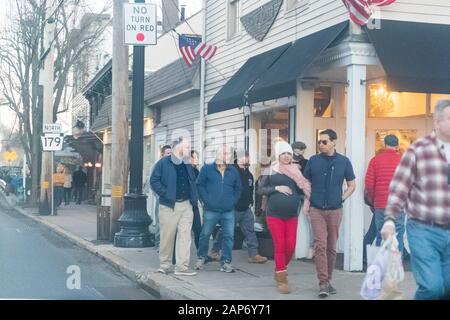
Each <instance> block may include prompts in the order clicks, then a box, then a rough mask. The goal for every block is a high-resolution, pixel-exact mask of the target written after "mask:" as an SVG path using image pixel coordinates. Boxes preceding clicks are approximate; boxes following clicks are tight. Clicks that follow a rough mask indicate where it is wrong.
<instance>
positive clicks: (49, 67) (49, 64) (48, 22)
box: [39, 0, 55, 215]
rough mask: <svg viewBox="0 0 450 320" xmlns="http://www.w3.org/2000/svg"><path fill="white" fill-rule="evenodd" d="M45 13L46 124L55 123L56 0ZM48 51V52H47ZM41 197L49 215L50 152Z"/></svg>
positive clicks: (42, 211)
mask: <svg viewBox="0 0 450 320" xmlns="http://www.w3.org/2000/svg"><path fill="white" fill-rule="evenodd" d="M47 3H48V6H47V8H46V11H45V17H46V19H45V27H44V28H45V29H44V49H45V50H44V51H45V52H46V57H45V60H44V70H43V71H42V72H41V73H40V77H39V79H40V82H41V84H42V86H43V89H44V97H43V102H44V105H43V110H42V112H43V121H42V123H43V124H42V125H44V124H45V123H53V87H54V79H53V72H54V55H55V51H54V49H53V46H52V42H53V38H54V36H55V18H54V17H53V16H52V15H53V14H54V11H55V0H51V1H49V2H47ZM47 50H48V52H47ZM41 168H42V169H41V196H40V204H39V214H41V215H49V214H50V213H51V204H50V203H51V199H52V197H53V189H52V188H51V186H50V180H51V179H52V173H53V164H52V158H51V153H50V152H42V167H41Z"/></svg>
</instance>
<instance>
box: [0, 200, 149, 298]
mask: <svg viewBox="0 0 450 320" xmlns="http://www.w3.org/2000/svg"><path fill="white" fill-rule="evenodd" d="M78 287H79V289H78ZM0 299H62V300H72V299H89V300H105V299H107V300H110V299H111V300H116V299H124V300H129V299H131V300H154V299H156V297H154V296H152V295H150V294H149V293H147V292H146V291H144V290H143V289H141V288H140V287H139V286H138V285H137V284H136V283H134V282H133V281H131V280H129V279H128V278H126V277H125V276H124V275H122V274H121V273H120V272H119V271H117V270H115V269H114V268H113V267H112V266H110V265H108V264H107V263H106V262H104V261H102V260H101V259H100V258H98V257H96V256H94V255H93V254H91V253H89V252H87V251H85V250H83V249H81V248H79V247H77V246H75V245H73V244H72V243H71V242H69V241H67V240H66V239H64V238H62V237H61V236H59V235H57V234H56V233H54V232H52V231H50V230H49V229H48V228H45V227H43V226H41V225H39V224H38V223H36V222H34V221H32V220H30V219H28V218H26V217H23V216H21V215H19V214H18V213H16V212H14V211H10V210H6V209H2V208H1V206H0Z"/></svg>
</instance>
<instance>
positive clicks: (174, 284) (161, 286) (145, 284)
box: [10, 204, 208, 300]
mask: <svg viewBox="0 0 450 320" xmlns="http://www.w3.org/2000/svg"><path fill="white" fill-rule="evenodd" d="M10 205H11V204H10ZM11 207H12V209H13V210H15V211H16V212H18V213H20V214H22V215H24V216H26V217H28V218H30V219H32V220H33V221H35V222H37V223H39V224H41V225H43V226H45V227H47V228H49V229H51V230H52V231H54V232H56V233H57V234H58V235H60V236H62V237H63V238H65V239H67V240H68V241H70V242H72V243H74V244H75V245H77V246H78V247H80V248H83V249H85V250H87V251H89V252H90V253H92V254H94V255H96V256H98V257H100V258H102V259H103V260H104V261H105V262H107V263H109V264H110V265H112V266H113V267H115V268H116V269H117V270H119V271H120V272H121V273H122V274H123V275H125V276H126V277H127V278H129V279H130V280H132V281H134V282H136V283H137V284H138V285H139V286H140V287H141V288H142V289H144V290H146V291H148V292H149V293H150V294H152V295H156V296H158V297H159V298H161V299H163V300H199V299H201V300H208V298H207V297H205V296H203V295H202V294H200V293H198V292H196V291H195V290H193V288H192V287H191V288H189V286H190V284H188V283H186V282H185V281H183V280H180V279H178V278H176V277H170V278H169V277H168V276H165V275H162V274H158V273H157V272H155V271H153V272H145V273H142V272H138V271H137V270H135V269H134V268H133V267H132V265H131V264H130V263H128V262H127V261H125V260H124V259H122V258H121V257H120V256H118V255H115V254H114V253H113V252H111V251H108V250H104V251H102V250H98V248H97V247H96V246H95V245H94V244H93V243H91V242H89V241H87V240H85V239H83V238H80V237H78V236H76V235H73V234H72V233H70V232H68V231H67V230H65V229H63V228H61V227H60V226H58V225H56V224H54V223H51V222H49V221H45V220H44V219H42V218H41V217H40V216H35V215H32V214H29V213H28V212H26V211H25V210H24V209H22V208H20V207H18V206H15V205H13V206H11Z"/></svg>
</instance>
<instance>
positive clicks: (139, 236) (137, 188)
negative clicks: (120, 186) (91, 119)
mask: <svg viewBox="0 0 450 320" xmlns="http://www.w3.org/2000/svg"><path fill="white" fill-rule="evenodd" d="M143 3H144V0H136V1H135V4H133V5H132V10H131V12H132V16H131V19H127V17H126V18H125V19H124V21H125V23H126V22H127V21H128V20H132V22H133V21H134V22H136V20H137V21H151V20H152V19H153V18H152V16H156V7H154V5H150V6H151V7H152V8H154V10H155V12H152V13H151V15H150V14H149V15H147V16H145V15H143V14H144V13H150V12H149V11H148V9H146V10H143V8H144V7H148V6H149V5H142V4H143ZM127 6H128V8H129V7H130V4H125V8H126V7H127ZM127 10H128V9H127ZM127 10H124V11H125V14H127V12H128V13H129V12H130V11H129V10H128V11H127ZM138 13H139V15H137V14H138ZM133 17H134V18H133ZM128 18H130V17H128ZM155 22H156V21H155ZM155 27H156V25H155ZM137 29H138V31H140V30H142V29H144V30H145V27H142V24H140V25H139V24H138V27H137ZM125 30H126V29H125ZM154 31H155V32H154V35H153V36H154V37H155V38H156V30H154ZM141 34H143V36H144V38H142V35H141ZM147 36H151V35H146V33H139V32H138V33H137V34H136V35H135V38H136V40H135V41H137V43H136V42H133V43H132V44H135V45H134V48H133V87H132V98H131V139H130V141H131V144H130V154H132V155H133V156H132V157H130V183H129V190H128V193H127V194H125V196H124V212H123V214H122V216H121V217H120V218H119V220H118V222H119V225H120V228H121V230H120V232H118V233H116V234H115V236H114V246H115V247H123V248H142V247H149V246H151V244H152V243H151V242H152V241H151V239H150V232H149V230H148V226H149V225H150V224H151V223H152V219H151V218H150V216H149V215H148V213H147V196H146V195H144V194H143V193H142V182H143V180H142V167H143V153H144V150H143V136H144V126H143V120H144V68H145V46H143V45H142V44H143V43H142V42H144V41H145V40H146V39H145V37H147ZM125 42H126V41H125ZM126 43H127V42H126ZM144 44H145V43H144Z"/></svg>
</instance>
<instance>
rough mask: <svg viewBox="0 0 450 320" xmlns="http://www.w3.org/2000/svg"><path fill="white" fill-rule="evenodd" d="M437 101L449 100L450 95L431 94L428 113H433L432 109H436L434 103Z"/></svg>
mask: <svg viewBox="0 0 450 320" xmlns="http://www.w3.org/2000/svg"><path fill="white" fill-rule="evenodd" d="M439 100H450V94H431V98H430V113H431V114H433V113H434V109H435V108H436V103H437V102H438V101H439Z"/></svg>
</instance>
